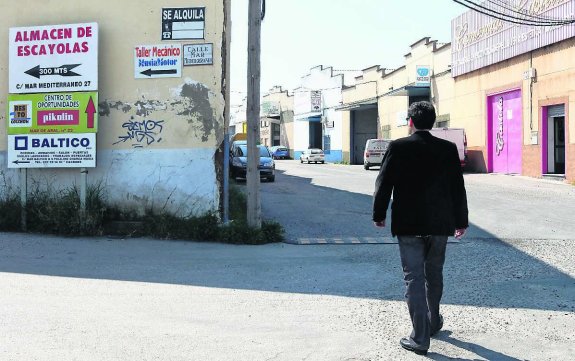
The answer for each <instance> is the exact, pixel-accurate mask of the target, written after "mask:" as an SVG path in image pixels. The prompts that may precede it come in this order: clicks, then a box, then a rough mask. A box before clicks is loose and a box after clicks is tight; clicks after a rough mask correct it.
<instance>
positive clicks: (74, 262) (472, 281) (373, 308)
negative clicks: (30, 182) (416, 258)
mask: <svg viewBox="0 0 575 361" xmlns="http://www.w3.org/2000/svg"><path fill="white" fill-rule="evenodd" d="M305 166H306V167H305V168H303V167H302V168H300V167H299V165H298V164H297V163H296V162H293V161H292V162H290V161H286V162H278V168H279V169H280V170H281V171H280V172H279V174H278V176H277V179H276V182H275V183H263V184H262V207H263V209H264V211H265V213H266V216H270V217H273V218H276V219H278V220H281V221H282V223H283V222H286V223H285V224H287V225H288V226H287V228H288V235H289V236H290V237H309V236H310V235H319V236H330V237H331V236H333V237H339V236H341V235H346V234H352V235H353V234H356V233H357V232H358V230H359V231H361V232H364V233H361V234H365V235H370V234H371V235H372V234H373V233H369V232H374V229H373V227H372V226H371V221H370V220H369V217H367V219H365V218H366V215H367V216H368V215H369V213H370V211H369V209H366V207H368V206H369V204H370V199H369V198H370V193H371V192H372V187H373V183H372V181H373V179H374V178H375V174H376V172H375V171H372V172H365V171H363V170H362V169H361V168H358V169H356V168H355V167H350V166H342V165H325V166H322V165H317V166H316V165H315V164H312V165H310V166H309V167H307V165H305ZM334 174H336V175H338V176H335V177H334ZM466 182H467V185H468V190H469V198H470V207H471V210H472V211H471V220H472V223H473V224H474V225H473V227H474V228H475V229H472V230H471V232H470V233H471V234H472V235H473V236H474V237H469V238H466V239H464V240H463V241H462V242H459V243H450V244H449V245H448V255H447V261H446V265H445V281H446V282H445V292H444V299H443V306H442V313H443V315H444V317H445V326H444V329H443V330H442V331H441V332H440V333H439V335H438V337H437V338H436V339H434V340H432V343H431V349H430V353H429V354H428V358H430V359H432V360H502V361H512V360H573V359H575V342H574V340H575V298H574V297H573V295H574V294H575V262H573V260H574V259H575V247H574V242H575V241H574V238H575V237H574V235H575V232H573V228H572V227H573V226H572V225H571V224H568V223H569V222H565V220H572V217H569V215H572V214H573V212H572V211H573V204H575V202H574V199H573V187H572V186H568V185H563V184H559V183H550V182H546V181H538V180H531V179H526V178H523V177H505V176H490V175H468V176H466ZM240 186H242V185H240ZM370 187H371V188H370ZM298 189H301V191H298ZM313 194H316V195H315V196H314V195H313ZM330 196H331V197H330ZM282 197H283V198H282ZM298 198H299V199H300V200H299V201H298V200H297V199H298ZM325 198H331V199H329V200H326V199H325ZM282 199H283V200H282ZM337 200H339V202H340V203H339V205H338V203H337ZM284 204H285V206H284ZM289 204H292V205H293V209H291V208H292V207H288V206H287V205H289ZM526 204H527V205H529V207H527V208H525V207H524V205H526ZM325 205H331V206H334V207H333V208H332V209H331V210H325V209H324V207H323V206H325ZM504 205H505V207H504ZM309 206H313V209H312V210H309V209H307V207H309ZM282 207H284V208H282ZM368 208H369V207H368ZM290 209H291V210H290ZM276 212H277V213H276ZM549 212H551V214H548V213H549ZM515 213H518V214H517V215H515ZM314 214H317V216H318V217H319V218H314V219H313V220H309V221H308V220H306V218H307V216H309V215H314ZM499 217H502V219H499ZM521 217H524V218H527V220H524V219H523V218H521ZM520 218H521V219H520ZM356 223H357V224H356ZM523 227H525V228H527V229H522V228H523ZM322 230H323V232H325V234H324V233H322ZM563 236H568V237H563ZM409 331H410V326H409V318H408V313H407V307H406V305H405V302H404V300H403V281H402V273H401V267H400V265H399V255H398V250H397V246H396V245H393V244H359V245H307V246H302V245H292V244H286V243H283V244H270V245H265V246H234V245H223V244H210V243H201V242H187V241H161V240H153V239H125V240H122V239H108V238H106V237H99V238H63V237H54V236H43V235H32V234H19V233H0V360H2V361H4V360H9V361H12V360H26V361H33V360H82V361H84V360H88V361H91V360H107V361H108V360H122V361H124V360H134V361H135V360H234V361H235V360H286V361H287V360H290V361H291V360H318V361H326V360H329V361H331V360H342V361H343V360H420V359H422V358H421V357H419V356H416V355H414V354H412V353H409V352H406V351H404V350H403V349H401V348H400V347H399V345H398V341H399V338H400V337H402V336H405V335H406V334H407V333H408V332H409Z"/></svg>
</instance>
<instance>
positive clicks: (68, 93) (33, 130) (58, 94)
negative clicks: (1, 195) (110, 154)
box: [6, 23, 98, 230]
mask: <svg viewBox="0 0 575 361" xmlns="http://www.w3.org/2000/svg"><path fill="white" fill-rule="evenodd" d="M8 51H9V55H8V60H9V68H10V71H9V84H8V88H9V93H10V94H9V95H8V101H7V105H8V110H7V117H6V119H7V127H6V128H7V133H8V157H7V158H8V168H20V170H21V171H20V178H21V185H20V192H21V194H20V198H21V204H22V209H23V212H22V217H21V218H22V229H24V230H25V229H26V212H25V209H26V203H27V199H26V198H27V197H26V192H27V168H44V167H49V168H71V167H81V172H82V182H81V183H82V184H81V192H80V193H81V197H80V204H81V209H80V211H81V216H82V219H83V220H84V216H85V205H86V199H85V198H86V188H87V177H86V173H87V170H86V169H85V168H86V167H95V166H96V132H97V130H98V114H97V111H96V109H97V108H96V107H97V104H98V93H97V91H98V24H97V23H81V24H61V25H47V26H28V27H17V28H10V30H9V49H8Z"/></svg>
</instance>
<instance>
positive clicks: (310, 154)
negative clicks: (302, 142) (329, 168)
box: [299, 148, 325, 164]
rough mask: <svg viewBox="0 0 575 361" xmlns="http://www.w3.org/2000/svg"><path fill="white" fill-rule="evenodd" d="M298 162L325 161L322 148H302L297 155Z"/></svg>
mask: <svg viewBox="0 0 575 361" xmlns="http://www.w3.org/2000/svg"><path fill="white" fill-rule="evenodd" d="M299 161H300V163H303V162H307V163H308V164H309V163H311V162H315V163H318V162H319V163H321V164H323V163H325V155H324V154H323V150H321V149H318V148H311V149H306V150H304V151H303V152H302V153H301V155H300V156H299Z"/></svg>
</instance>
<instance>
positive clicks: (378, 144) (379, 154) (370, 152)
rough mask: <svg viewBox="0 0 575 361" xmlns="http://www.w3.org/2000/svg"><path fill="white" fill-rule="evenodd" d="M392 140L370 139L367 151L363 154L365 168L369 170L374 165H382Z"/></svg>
mask: <svg viewBox="0 0 575 361" xmlns="http://www.w3.org/2000/svg"><path fill="white" fill-rule="evenodd" d="M390 142H391V140H389V139H368V140H367V141H366V142H365V151H364V154H363V168H364V169H365V170H368V169H369V167H371V166H374V165H381V161H382V160H383V155H384V154H385V152H386V151H387V147H388V146H389V143H390Z"/></svg>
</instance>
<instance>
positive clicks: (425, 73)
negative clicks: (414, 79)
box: [417, 68, 429, 76]
mask: <svg viewBox="0 0 575 361" xmlns="http://www.w3.org/2000/svg"><path fill="white" fill-rule="evenodd" d="M417 75H419V76H428V75H429V68H419V69H417Z"/></svg>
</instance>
